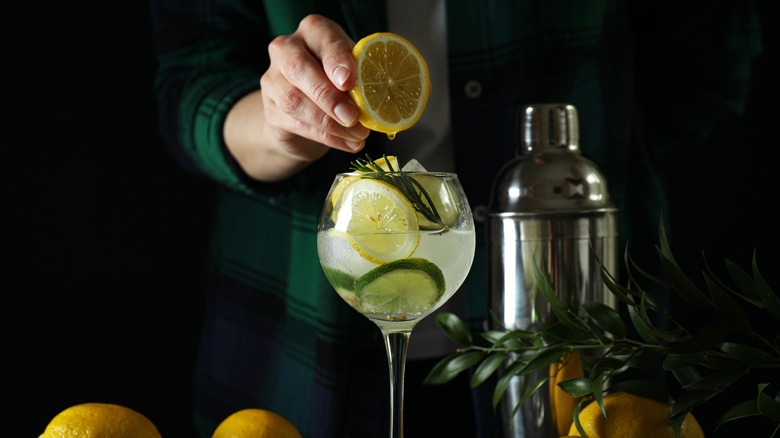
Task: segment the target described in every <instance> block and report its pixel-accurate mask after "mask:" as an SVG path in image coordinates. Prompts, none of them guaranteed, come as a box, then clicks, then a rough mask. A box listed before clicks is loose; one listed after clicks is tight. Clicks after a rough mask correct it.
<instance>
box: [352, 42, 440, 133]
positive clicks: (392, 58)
mask: <svg viewBox="0 0 780 438" xmlns="http://www.w3.org/2000/svg"><path fill="white" fill-rule="evenodd" d="M352 55H353V56H354V57H355V62H356V63H357V71H358V74H357V83H356V84H355V86H354V87H353V88H352V89H351V90H349V95H350V96H351V97H352V99H353V100H354V101H355V104H356V105H357V107H358V108H359V109H360V117H359V120H360V123H361V124H362V125H363V126H365V127H366V128H368V129H371V130H374V131H378V132H383V133H386V134H388V136H389V137H390V138H393V137H394V136H395V134H396V133H397V132H400V131H403V130H406V129H409V128H410V127H412V125H414V124H415V123H417V120H419V119H420V116H421V115H422V113H423V111H424V110H425V106H426V104H427V103H428V96H429V94H430V92H431V82H430V77H429V73H428V64H427V63H426V62H425V59H424V58H423V57H422V55H420V52H419V51H418V50H417V48H416V47H414V45H413V44H412V43H411V42H409V40H407V39H406V38H404V37H402V36H400V35H397V34H394V33H391V32H378V33H375V34H371V35H369V36H367V37H365V38H363V39H361V40H360V41H358V42H357V44H356V45H355V47H354V48H353V49H352Z"/></svg>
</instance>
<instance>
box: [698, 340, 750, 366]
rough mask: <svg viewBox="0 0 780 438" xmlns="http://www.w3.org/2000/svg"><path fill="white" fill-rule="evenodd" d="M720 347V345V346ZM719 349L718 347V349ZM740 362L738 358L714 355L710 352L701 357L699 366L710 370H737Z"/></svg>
mask: <svg viewBox="0 0 780 438" xmlns="http://www.w3.org/2000/svg"><path fill="white" fill-rule="evenodd" d="M721 345H722V344H721ZM719 348H720V347H719ZM741 362H742V360H741V359H740V358H738V357H730V356H728V355H715V354H712V353H711V352H707V353H705V354H704V357H702V360H701V362H700V363H699V365H701V366H703V367H705V368H709V369H712V370H732V369H735V368H739V367H740V366H741V365H740V364H741Z"/></svg>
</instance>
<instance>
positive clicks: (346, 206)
mask: <svg viewBox="0 0 780 438" xmlns="http://www.w3.org/2000/svg"><path fill="white" fill-rule="evenodd" d="M341 196H342V198H343V199H342V200H341V201H340V208H339V209H338V212H337V213H336V214H335V218H334V224H335V225H334V229H336V230H338V231H342V232H344V233H346V234H347V236H348V237H349V238H350V243H352V246H353V247H354V248H355V250H356V251H357V252H358V253H359V254H360V256H361V257H363V258H365V259H366V260H370V261H372V262H374V263H376V264H381V263H386V262H389V261H393V260H396V259H400V258H406V257H409V256H410V255H412V253H413V252H414V250H415V249H417V244H418V243H419V242H420V233H419V228H418V226H417V214H416V212H415V210H414V207H412V204H410V203H409V200H408V199H406V196H404V194H403V193H401V192H400V191H399V190H398V189H396V188H395V187H393V186H392V185H390V184H387V183H385V182H382V181H379V180H375V179H369V178H363V179H358V180H357V181H354V182H352V183H351V184H349V185H348V186H347V188H345V192H344V193H343V194H342V195H341Z"/></svg>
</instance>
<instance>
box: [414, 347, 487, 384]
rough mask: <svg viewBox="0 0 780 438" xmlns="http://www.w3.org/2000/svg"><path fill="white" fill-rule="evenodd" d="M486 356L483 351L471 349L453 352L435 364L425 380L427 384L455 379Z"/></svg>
mask: <svg viewBox="0 0 780 438" xmlns="http://www.w3.org/2000/svg"><path fill="white" fill-rule="evenodd" d="M483 357H485V353H483V352H482V351H469V352H467V353H463V354H457V353H456V354H453V355H450V356H447V357H445V358H444V359H442V360H441V361H439V362H438V363H437V364H436V365H434V367H433V369H432V370H431V371H430V372H429V373H428V375H427V376H426V377H425V380H423V384H425V385H443V384H445V383H447V382H449V381H450V380H452V379H454V378H455V377H456V376H457V375H458V374H460V373H461V372H463V371H465V370H467V369H469V368H471V367H472V366H474V365H475V364H476V363H478V362H479V361H481V360H482V358H483Z"/></svg>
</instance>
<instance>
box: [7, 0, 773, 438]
mask: <svg viewBox="0 0 780 438" xmlns="http://www.w3.org/2000/svg"><path fill="white" fill-rule="evenodd" d="M768 4H769V2H768V1H762V2H761V4H760V5H761V7H762V8H764V7H766V6H767V5H768ZM30 5H33V3H30ZM761 12H762V16H764V17H767V16H768V14H767V13H764V11H763V10H762V11H761ZM2 21H3V25H2V26H0V27H1V28H2V30H0V32H2V34H1V35H2V40H0V44H2V52H0V53H2V57H3V63H2V67H0V71H1V72H2V76H1V77H2V86H3V89H4V93H3V94H4V97H6V98H5V99H3V103H4V104H3V106H4V107H5V111H4V115H3V116H2V118H0V120H2V122H3V123H2V126H3V132H2V135H3V145H4V147H3V153H2V155H3V158H2V162H3V166H2V170H3V172H2V173H3V181H4V184H3V193H4V196H3V201H4V202H3V204H4V205H5V207H4V208H3V211H4V213H3V214H2V217H3V219H4V223H5V226H4V227H3V229H5V233H6V234H5V235H6V237H5V238H4V240H3V241H4V242H10V245H8V244H5V245H3V249H4V253H5V256H4V258H3V259H4V260H5V262H3V272H2V274H3V275H2V284H3V286H2V301H0V309H2V324H3V325H2V336H3V338H2V339H3V342H2V345H1V346H0V349H2V350H1V351H2V359H1V360H2V372H0V379H2V380H1V381H0V382H1V383H0V385H1V386H0V403H2V406H0V418H1V421H0V424H2V425H3V426H2V429H3V433H2V435H3V436H12V437H37V436H38V434H40V433H41V432H42V431H43V429H44V428H45V426H46V424H47V423H48V421H49V420H50V419H51V418H52V417H53V416H54V415H56V414H57V413H58V412H60V411H61V410H63V409H64V408H66V407H68V406H72V405H75V404H78V403H84V402H90V401H100V402H110V403H117V404H121V405H125V406H128V407H131V408H134V409H136V410H138V411H140V412H142V413H143V414H145V415H146V416H148V417H149V418H150V419H151V420H152V421H153V422H154V423H155V424H156V425H157V426H158V428H159V430H160V431H161V433H162V434H163V435H164V436H166V437H187V436H191V435H192V433H193V432H192V429H191V426H190V417H189V409H190V406H189V403H190V402H189V384H190V372H191V366H192V361H193V359H194V355H195V352H196V347H197V338H198V330H199V322H200V317H201V312H202V304H203V282H204V279H205V276H204V270H205V259H206V256H207V247H206V245H207V243H208V235H209V222H210V212H211V207H212V203H213V200H212V193H213V189H212V187H211V185H210V184H209V183H207V182H206V181H203V180H200V179H197V178H195V177H193V176H191V175H188V174H186V173H184V172H183V171H182V170H180V169H179V168H178V167H177V166H176V165H175V164H174V163H173V161H172V159H171V158H170V156H169V155H168V154H167V151H166V150H165V146H164V145H163V143H162V141H161V139H160V137H159V134H158V132H157V127H156V121H155V117H156V116H155V104H154V96H153V92H152V76H153V69H154V59H153V57H152V54H151V43H150V37H149V31H150V23H149V20H148V13H147V9H146V3H145V2H141V1H135V2H104V3H102V4H99V5H89V4H85V3H79V2H75V3H74V2H69V3H58V4H57V5H51V6H46V7H43V6H41V5H38V4H35V6H12V7H10V8H9V9H6V12H5V13H4V18H3V20H2ZM770 26H771V24H770V25H766V24H765V25H764V32H765V38H764V53H763V55H762V56H761V57H760V58H758V59H757V61H756V63H755V71H754V86H753V91H752V93H751V96H750V101H749V105H748V113H747V117H745V118H744V119H736V120H729V121H726V122H724V123H722V124H721V125H719V126H718V127H717V129H716V131H715V132H714V133H713V134H712V136H711V138H710V139H709V140H707V141H706V142H702V143H701V144H691V145H690V147H689V148H687V149H685V150H681V151H679V152H677V153H676V154H674V155H673V156H672V157H670V159H669V161H668V163H667V167H666V170H667V172H668V173H669V175H670V188H671V194H672V197H673V205H672V214H673V215H674V221H673V235H672V242H671V243H672V248H673V249H674V251H675V254H676V255H677V257H678V261H679V262H680V264H681V265H682V266H683V267H684V268H685V269H686V270H687V271H688V272H690V273H692V275H696V274H697V273H698V271H699V270H700V269H701V266H702V253H704V254H706V256H707V260H708V261H709V262H710V263H711V264H712V265H715V267H716V269H718V267H719V266H720V265H721V264H722V260H723V259H724V258H725V257H728V258H731V259H732V260H734V261H735V262H737V263H738V264H740V265H741V266H743V267H749V263H750V259H751V257H752V254H753V249H754V248H755V249H757V251H758V253H757V254H758V261H759V266H760V267H762V270H763V273H764V274H765V275H766V277H767V278H768V279H769V281H770V284H772V285H775V286H774V287H775V289H777V288H778V287H780V286H777V285H778V282H777V281H776V279H777V278H778V274H777V272H776V271H777V266H778V265H777V261H778V257H777V254H776V245H777V243H778V236H777V226H776V225H775V221H776V219H775V217H776V213H774V212H775V211H776V210H777V205H776V203H777V200H778V194H777V189H778V187H779V185H778V179H777V171H776V169H775V166H776V164H775V163H776V162H777V160H776V158H775V157H776V156H777V150H776V148H777V146H778V144H777V135H776V132H777V129H778V128H777V123H778V122H777V114H776V111H775V103H776V102H777V99H778V93H777V91H778V87H777V85H776V78H777V77H778V71H777V67H776V64H777V62H776V55H777V48H776V44H775V40H776V32H775V30H774V29H772V28H770ZM773 59H775V60H774V61H773ZM7 97H10V99H8V98H7ZM770 210H771V211H772V212H773V214H770ZM691 317H693V318H695V315H691ZM754 388H755V387H754V386H751V387H747V388H745V391H746V393H747V394H748V395H752V394H754V392H755V389H754ZM777 389H778V388H774V389H773V388H771V387H770V393H771V394H774V393H775V392H776V391H777ZM718 409H720V407H718ZM716 411H717V409H710V410H705V409H702V410H700V411H697V412H696V414H697V417H698V418H699V419H700V420H701V422H702V423H704V425H705V429H708V428H711V425H712V421H714V418H716V417H717V415H719V414H720V413H722V412H716ZM719 436H728V434H722V435H719Z"/></svg>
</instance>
